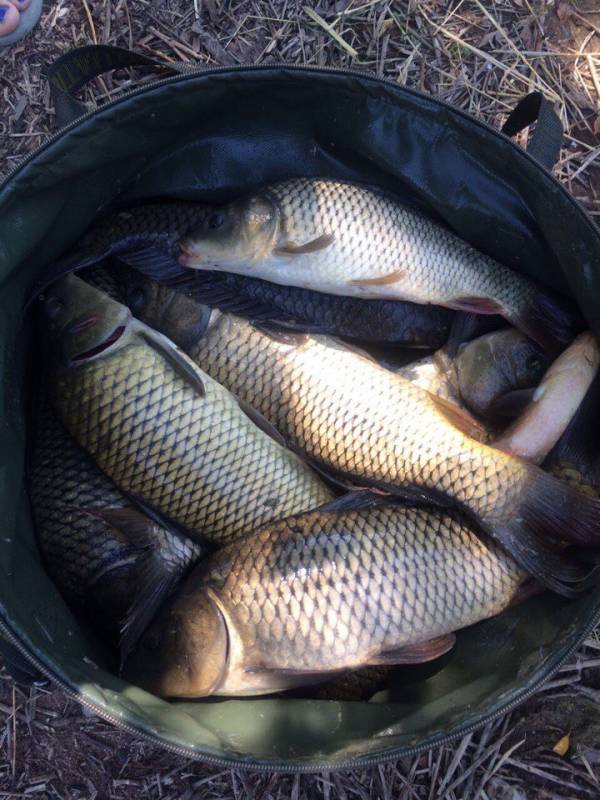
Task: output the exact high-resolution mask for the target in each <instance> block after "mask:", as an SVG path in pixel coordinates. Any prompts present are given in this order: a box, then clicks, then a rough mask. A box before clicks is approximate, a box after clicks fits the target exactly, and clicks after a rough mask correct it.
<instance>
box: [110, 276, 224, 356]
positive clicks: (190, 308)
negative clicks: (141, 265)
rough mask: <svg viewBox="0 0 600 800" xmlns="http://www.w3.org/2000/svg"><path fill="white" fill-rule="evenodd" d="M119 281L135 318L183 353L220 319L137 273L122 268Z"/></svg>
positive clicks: (212, 312) (168, 288) (214, 313)
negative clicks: (163, 336)
mask: <svg viewBox="0 0 600 800" xmlns="http://www.w3.org/2000/svg"><path fill="white" fill-rule="evenodd" d="M119 281H120V283H121V287H122V290H123V298H124V302H125V304H126V305H127V306H128V307H129V309H130V310H131V312H132V314H133V315H134V317H136V318H137V319H140V320H141V321H142V322H145V323H146V324H147V325H150V326H151V327H152V328H154V329H155V330H157V331H160V332H161V333H164V335H165V336H168V337H169V339H171V341H173V342H175V344H176V345H178V346H179V347H181V348H182V349H183V350H187V349H188V348H190V347H192V346H193V345H195V344H196V343H197V342H198V341H200V339H201V338H202V337H203V336H204V334H205V333H206V332H207V331H208V329H209V328H210V327H211V326H212V324H214V322H215V321H216V318H217V317H218V316H219V312H218V311H217V310H216V309H211V308H210V306H206V305H203V304H202V303H199V302H198V301H197V300H194V298H193V297H190V296H189V295H187V294H184V293H183V292H179V291H175V290H174V289H173V288H171V287H170V286H165V285H163V284H161V283H158V282H157V281H153V280H150V278H147V277H146V276H145V275H143V274H142V273H140V272H138V271H137V270H126V269H123V270H122V271H120V274H119Z"/></svg>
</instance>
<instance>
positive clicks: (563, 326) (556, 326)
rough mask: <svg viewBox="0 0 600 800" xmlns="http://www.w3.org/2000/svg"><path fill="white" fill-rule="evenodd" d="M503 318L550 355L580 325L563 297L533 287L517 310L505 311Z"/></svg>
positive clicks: (559, 349) (562, 346) (564, 344)
mask: <svg viewBox="0 0 600 800" xmlns="http://www.w3.org/2000/svg"><path fill="white" fill-rule="evenodd" d="M506 318H507V319H508V320H509V322H512V324H513V325H515V327H517V328H519V330H521V331H523V333H525V334H526V335H527V336H529V337H530V338H531V339H533V341H534V342H537V343H538V344H539V345H540V347H542V348H543V349H544V350H545V351H546V352H547V353H548V354H549V355H550V356H552V357H556V356H558V355H560V353H562V351H563V350H564V349H565V347H567V346H568V345H569V344H571V342H572V341H573V339H574V338H575V336H576V335H577V334H578V333H579V332H580V331H582V330H583V327H584V326H583V322H582V320H581V317H580V316H579V314H578V312H577V311H576V309H575V307H574V306H573V304H572V303H571V302H570V301H569V300H568V299H567V298H564V297H560V296H558V295H556V294H554V293H552V292H550V291H547V290H541V289H538V290H537V291H533V292H532V293H531V294H530V295H529V296H528V298H527V301H526V302H525V303H523V304H522V305H521V307H520V308H519V309H518V311H517V312H514V313H507V315H506Z"/></svg>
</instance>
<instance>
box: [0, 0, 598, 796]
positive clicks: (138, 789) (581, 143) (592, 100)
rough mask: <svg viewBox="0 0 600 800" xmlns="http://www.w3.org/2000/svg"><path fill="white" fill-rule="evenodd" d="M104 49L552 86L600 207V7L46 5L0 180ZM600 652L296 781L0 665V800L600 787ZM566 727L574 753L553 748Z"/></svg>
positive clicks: (396, 76)
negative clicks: (222, 761) (45, 75)
mask: <svg viewBox="0 0 600 800" xmlns="http://www.w3.org/2000/svg"><path fill="white" fill-rule="evenodd" d="M92 42H98V43H111V44H117V45H121V46H124V47H131V46H134V47H135V48H136V49H138V50H140V51H141V52H143V53H147V54H149V55H153V56H157V57H161V58H166V59H167V60H184V61H189V62H192V63H195V64H197V65H200V66H201V65H202V64H214V63H219V64H238V63H269V62H278V61H288V62H296V63H310V64H318V65H332V66H346V67H349V66H353V67H356V68H359V69H367V70H371V71H373V72H376V73H377V74H378V75H382V76H386V77H389V78H391V79H392V80H395V81H398V82H400V83H402V84H406V85H408V86H411V87H414V88H417V89H420V90H423V91H425V92H428V93H430V94H433V95H435V96H436V97H440V98H442V99H444V100H446V101H448V102H450V103H452V104H454V105H456V106H458V107H460V108H463V109H465V110H467V111H469V112H470V113H472V114H474V115H475V116H477V117H479V118H482V119H485V120H486V121H487V122H489V123H491V124H492V125H496V126H500V125H501V124H502V122H503V120H504V118H505V116H506V114H507V112H508V111H509V110H510V109H511V108H512V107H513V106H514V104H515V103H516V101H517V100H518V99H519V98H520V97H521V96H522V95H523V94H525V93H527V92H529V91H532V90H534V89H540V90H541V91H543V92H544V93H545V94H546V96H548V97H549V98H551V99H552V100H553V101H554V102H555V104H556V108H557V110H558V111H559V113H560V116H561V119H562V121H563V125H564V127H565V131H566V135H565V146H564V148H563V150H562V153H561V158H560V162H559V164H558V165H557V169H556V174H557V175H558V177H559V178H560V179H561V180H562V181H563V182H564V183H565V184H566V185H567V186H568V188H569V189H570V191H571V192H572V193H573V194H574V195H575V197H577V198H578V199H579V200H580V201H581V202H582V203H583V204H584V205H585V206H586V208H587V209H588V211H589V212H590V213H591V214H592V215H594V216H595V217H600V11H599V10H598V0H578V1H577V2H575V0H573V2H562V1H561V0H557V2H555V3H551V2H545V1H544V0H495V1H494V2H488V0H452V1H451V2H449V3H446V2H441V0H425V2H418V3H417V2H415V0H409V1H408V2H406V1H404V0H350V1H348V0H339V2H322V3H320V4H318V5H315V4H311V5H310V6H304V5H303V4H302V3H298V2H292V0H250V1H248V0H231V1H228V2H222V3H220V2H217V0H55V2H52V1H51V0H46V3H45V6H44V14H43V17H42V20H41V23H40V25H39V26H38V28H37V29H36V31H35V33H34V34H32V36H30V37H29V38H28V39H26V40H25V41H24V42H22V43H20V44H19V45H16V46H14V47H12V48H10V49H9V50H8V51H6V52H4V53H1V54H0V92H1V95H2V100H3V114H2V116H1V118H0V138H1V143H2V147H1V148H0V173H4V174H6V173H7V172H8V171H9V170H10V169H12V168H13V167H14V166H15V165H16V164H18V163H19V161H20V160H21V158H23V156H25V155H26V154H27V153H28V152H30V151H31V150H32V149H34V148H35V147H38V146H39V145H40V144H42V143H43V142H44V141H45V139H46V138H47V136H48V135H49V134H50V133H51V132H52V122H53V114H52V109H51V107H50V100H49V93H48V89H47V87H46V85H45V83H44V81H43V80H42V77H41V75H42V69H43V66H44V65H45V64H47V63H49V62H50V61H51V60H52V59H53V58H55V57H56V56H57V55H59V54H60V53H62V52H64V51H65V50H66V49H68V48H70V47H74V46H78V45H83V44H89V43H92ZM131 85H132V76H130V75H129V74H126V73H124V72H122V73H119V74H115V75H112V76H107V77H106V78H104V79H102V80H98V81H96V82H95V84H94V85H93V86H92V87H91V88H90V89H88V90H86V92H85V95H84V96H85V98H86V100H87V101H88V102H90V103H96V102H98V103H100V102H103V101H104V100H106V99H108V98H111V97H114V96H117V95H118V93H119V92H120V91H122V90H123V89H124V88H128V87H130V86H131ZM599 659H600V639H599V638H598V637H597V636H593V637H592V638H590V639H589V640H588V641H587V643H586V645H585V646H584V647H583V648H582V650H581V651H580V654H579V655H578V656H577V658H576V659H575V660H574V661H572V662H571V663H570V664H569V665H568V666H566V667H564V668H563V670H561V672H560V673H559V675H558V676H557V677H556V678H555V679H554V680H553V681H552V682H551V684H550V685H548V686H546V687H545V689H544V690H543V692H541V693H540V694H539V695H538V696H537V698H536V699H535V700H534V701H532V702H530V703H529V704H528V705H527V707H524V708H522V709H520V710H519V711H517V712H515V713H514V714H513V715H512V716H511V717H505V718H504V719H501V720H498V721H497V722H494V723H492V724H490V725H488V726H487V727H486V728H485V729H483V730H482V731H480V732H479V733H477V734H475V735H473V736H469V737H466V738H465V739H463V740H462V741H461V742H459V743H457V744H455V745H452V746H450V747H444V748H441V749H438V750H434V751H432V752H430V753H428V754H427V755H424V756H421V757H419V758H416V759H408V760H403V761H400V762H398V763H394V764H390V765H386V766H383V767H379V768H372V769H368V770H358V771H347V772H343V773H339V774H327V775H325V774H323V775H315V776H300V777H295V778H293V777H286V776H277V775H268V774H267V775H253V774H250V773H243V772H233V771H229V770H218V769H211V768H207V767H205V766H202V765H197V764H189V763H187V762H186V761H184V760H182V759H180V758H178V757H176V756H173V755H169V754H168V753H165V752H163V751H161V750H160V749H159V748H156V747H153V746H149V745H147V744H145V743H142V742H140V741H136V740H133V739H132V738H131V737H129V736H128V735H125V734H121V733H116V732H115V731H114V730H113V729H112V728H111V727H110V726H108V725H107V724H105V723H103V722H102V721H99V720H97V719H95V718H93V717H89V716H87V715H86V714H84V713H83V711H82V710H81V709H80V708H79V707H78V706H77V705H76V704H74V703H73V702H71V701H69V700H68V699H67V698H66V697H65V696H64V695H63V694H62V693H61V692H60V691H58V690H47V689H32V690H28V691H22V690H21V689H19V688H18V687H17V688H15V686H14V685H13V684H12V682H11V681H10V679H9V678H8V677H7V676H6V675H5V674H4V673H0V754H2V755H0V798H4V797H6V798H10V797H30V796H33V797H36V796H37V797H48V798H54V797H56V798H74V799H76V798H91V799H92V800H93V798H135V797H145V798H148V799H149V800H151V799H152V798H164V799H165V800H167V798H178V800H179V799H180V798H213V797H214V798H217V797H218V798H229V797H232V798H241V797H252V798H256V799H257V800H259V798H260V799H261V800H270V799H271V798H278V797H281V798H288V797H290V798H294V799H297V800H300V799H301V798H315V797H324V798H344V799H345V798H348V800H351V798H366V797H378V798H382V799H383V798H386V799H387V798H390V800H391V799H392V798H393V799H394V800H396V798H417V799H418V800H421V799H423V800H424V799H425V798H427V799H429V800H433V798H450V799H451V800H459V799H462V798H465V799H468V800H470V799H471V798H482V800H486V799H487V798H493V800H505V798H506V800H509V798H510V800H520V799H521V798H527V800H531V799H532V798H536V799H537V798H576V797H581V798H595V797H598V796H600V785H599V782H600V767H599V763H600V745H599V743H600V718H598V721H597V720H596V716H597V713H598V712H597V701H598V699H599V698H600V671H599V670H598V665H599ZM567 734H568V735H569V744H570V749H569V751H568V752H567V754H566V755H564V756H561V755H559V754H557V753H554V752H553V751H552V747H553V746H554V745H555V744H556V743H557V742H558V741H559V740H561V739H563V737H564V736H565V735H567ZM563 743H564V740H563Z"/></svg>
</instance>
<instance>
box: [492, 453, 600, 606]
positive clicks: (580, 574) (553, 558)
mask: <svg viewBox="0 0 600 800" xmlns="http://www.w3.org/2000/svg"><path fill="white" fill-rule="evenodd" d="M528 469H529V470H530V476H531V478H530V480H528V481H527V483H526V486H525V487H524V489H523V490H522V493H521V495H520V497H519V501H518V503H515V504H513V505H512V506H511V510H510V514H509V515H507V516H506V518H505V519H499V520H496V521H495V522H494V523H493V524H492V525H491V526H490V533H491V534H492V535H493V536H494V538H495V539H496V540H497V541H498V542H499V543H500V544H501V545H502V546H503V547H504V548H505V549H506V550H507V552H509V553H510V554H511V555H512V557H513V558H514V559H515V561H517V563H519V564H520V566H522V567H523V569H525V570H526V571H527V572H529V574H530V575H532V576H533V577H534V578H536V579H537V580H538V581H539V582H540V583H542V584H543V585H544V586H546V587H547V588H549V589H552V590H553V591H555V592H557V593H558V594H562V595H564V596H566V597H574V596H577V595H578V594H579V593H580V592H582V591H584V590H585V589H587V588H588V586H589V578H590V572H591V570H590V569H589V567H586V566H585V565H584V564H582V563H580V562H578V561H576V560H575V559H573V558H571V557H570V555H569V554H567V553H565V551H564V544H576V545H579V546H580V547H584V548H600V500H597V499H595V498H592V497H588V496H587V495H584V494H581V493H580V492H577V491H575V490H574V489H572V488H571V487H569V486H567V485H566V484H563V483H562V482H561V481H559V480H558V479H556V478H554V477H553V476H552V475H548V474H547V473H545V472H543V471H542V470H540V469H538V468H536V467H533V465H528Z"/></svg>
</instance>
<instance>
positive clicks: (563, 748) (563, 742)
mask: <svg viewBox="0 0 600 800" xmlns="http://www.w3.org/2000/svg"><path fill="white" fill-rule="evenodd" d="M570 743H571V742H570V739H569V734H568V733H567V734H565V735H564V736H563V737H562V739H559V740H558V742H557V743H556V744H555V745H554V747H553V748H552V752H553V753H556V754H557V755H559V756H565V755H566V754H567V750H568V749H569V745H570Z"/></svg>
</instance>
